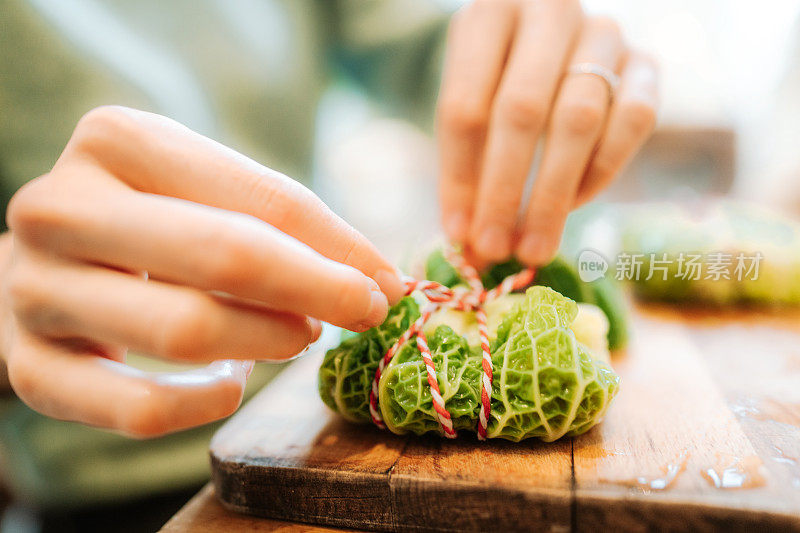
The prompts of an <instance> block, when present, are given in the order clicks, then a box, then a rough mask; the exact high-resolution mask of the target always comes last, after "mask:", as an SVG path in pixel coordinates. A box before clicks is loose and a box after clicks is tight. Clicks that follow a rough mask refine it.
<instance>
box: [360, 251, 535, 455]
mask: <svg viewBox="0 0 800 533" xmlns="http://www.w3.org/2000/svg"><path fill="white" fill-rule="evenodd" d="M446 257H447V260H448V261H450V263H451V264H452V265H453V266H454V267H455V268H456V270H457V271H458V273H459V274H460V275H461V276H462V277H463V278H464V280H465V281H466V282H467V284H468V285H469V288H468V289H464V288H461V287H458V288H455V289H450V288H448V287H445V286H444V285H442V284H440V283H436V282H435V281H429V280H416V279H414V278H405V279H404V282H405V285H406V295H409V294H411V293H412V292H414V291H419V292H421V293H422V294H423V295H424V296H425V297H426V298H427V299H428V301H429V304H428V305H427V306H426V307H425V308H424V309H423V311H422V314H421V315H420V317H419V318H418V319H417V320H415V321H414V323H413V324H411V326H410V327H409V328H408V329H407V330H406V331H405V332H404V333H403V334H402V335H401V336H400V338H399V339H397V341H396V342H395V343H394V344H393V345H392V346H390V347H389V349H388V350H386V354H384V356H383V357H382V358H381V359H380V360H379V361H378V368H377V369H376V371H375V378H374V379H373V380H372V388H371V389H370V393H369V412H370V416H371V417H372V421H373V422H374V423H375V425H377V426H378V427H380V428H385V427H386V425H385V424H384V423H383V416H382V415H381V412H380V402H379V396H378V394H379V388H378V384H379V382H380V379H381V375H382V374H383V371H384V369H385V368H386V365H388V364H389V362H390V361H391V360H392V358H393V357H394V355H395V354H396V353H397V352H398V351H399V350H400V348H401V347H402V346H403V345H404V344H405V343H406V342H408V341H410V340H411V339H412V338H414V337H416V343H417V348H418V349H419V351H420V354H421V355H422V361H423V363H424V364H425V371H426V373H427V380H428V386H429V387H430V392H431V398H432V400H433V409H434V410H435V411H436V418H437V421H438V422H439V427H440V429H441V431H442V434H443V435H444V436H445V437H447V438H451V439H452V438H455V437H456V436H457V433H456V430H455V428H454V427H453V418H452V416H451V415H450V412H449V411H448V410H447V406H446V405H445V400H444V398H443V397H442V393H441V390H440V388H439V380H438V377H437V373H436V367H435V365H434V362H433V356H432V355H431V351H430V348H429V347H428V341H427V339H426V337H425V334H424V333H423V331H422V330H423V328H424V326H425V323H426V322H427V321H428V319H429V318H430V317H431V315H432V314H433V313H434V312H436V311H437V310H439V309H440V308H442V307H450V308H453V309H457V310H460V311H474V312H475V320H476V321H477V323H478V337H479V339H480V344H481V353H482V357H481V370H482V372H481V410H480V413H479V416H478V428H477V432H478V439H479V440H485V439H486V437H487V433H488V427H489V416H490V415H491V411H492V380H493V379H494V376H493V368H492V354H491V350H490V345H489V327H488V320H487V317H486V310H485V309H484V305H485V304H486V302H488V301H491V300H493V299H495V298H498V297H499V296H502V295H504V294H508V293H509V292H512V291H514V290H517V289H521V288H523V287H526V286H528V285H530V283H531V282H532V281H533V278H534V271H533V270H532V269H525V270H522V271H521V272H519V273H517V274H513V275H511V276H508V277H507V278H505V279H504V280H503V281H502V282H501V283H500V284H499V285H498V286H497V287H495V288H494V289H491V290H489V291H487V290H485V289H484V287H483V283H482V282H481V279H480V276H479V275H478V272H477V270H475V268H474V267H473V266H472V265H470V264H469V263H467V262H466V261H465V260H464V258H463V256H461V255H460V254H457V253H455V252H454V251H452V250H448V251H447V252H446Z"/></svg>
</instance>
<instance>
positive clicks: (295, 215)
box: [252, 176, 327, 228]
mask: <svg viewBox="0 0 800 533" xmlns="http://www.w3.org/2000/svg"><path fill="white" fill-rule="evenodd" d="M252 195H253V197H254V198H255V199H257V200H258V201H259V202H260V205H261V206H262V209H263V210H264V212H266V213H269V220H270V224H272V225H273V226H276V227H278V228H282V227H290V226H294V225H296V224H297V223H298V222H299V219H301V218H302V217H305V216H306V215H307V213H308V211H309V210H310V209H314V208H318V209H327V206H325V204H324V203H323V202H322V200H320V198H319V197H318V196H317V195H316V194H314V193H313V192H312V191H311V190H310V189H308V188H307V187H305V186H303V185H302V184H300V183H298V182H297V181H295V180H293V179H291V178H285V177H284V176H281V177H280V178H279V179H276V180H274V181H272V182H271V183H268V184H267V185H266V186H265V185H264V182H263V181H262V180H258V182H257V183H256V184H254V186H253V190H252Z"/></svg>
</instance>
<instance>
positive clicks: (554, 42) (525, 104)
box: [438, 0, 657, 266]
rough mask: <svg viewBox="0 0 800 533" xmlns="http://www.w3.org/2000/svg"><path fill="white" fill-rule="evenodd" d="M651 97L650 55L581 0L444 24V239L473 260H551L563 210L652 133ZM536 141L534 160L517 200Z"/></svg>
mask: <svg viewBox="0 0 800 533" xmlns="http://www.w3.org/2000/svg"><path fill="white" fill-rule="evenodd" d="M581 66H583V71H581ZM586 70H588V71H589V72H587V71H586ZM617 80H618V81H619V84H618V85H617V84H616V83H615V82H616V81H617ZM656 93H657V91H656V69H655V66H654V64H653V62H652V61H651V60H650V59H648V58H646V57H644V56H642V55H641V54H639V53H636V52H634V51H631V50H629V49H628V48H627V47H626V46H625V43H624V41H623V38H622V35H621V34H620V30H619V27H618V26H617V25H616V23H614V22H613V21H612V20H609V19H607V18H596V17H589V18H586V17H584V15H583V13H582V11H581V7H580V4H579V2H578V1H577V0H476V1H474V2H473V3H471V4H470V5H468V6H467V7H465V8H464V9H463V10H461V11H460V12H459V13H458V14H456V16H455V17H454V19H453V21H452V23H451V27H450V35H449V41H448V54H447V60H446V64H445V72H444V79H443V82H442V88H441V92H440V96H439V104H438V114H439V117H438V118H439V127H438V137H439V145H440V153H441V187H440V188H441V204H442V216H443V225H444V228H445V232H446V233H447V236H448V237H449V238H450V239H452V240H454V241H456V242H460V243H462V244H464V245H465V247H466V249H467V251H468V253H469V255H470V256H471V257H472V258H473V259H474V260H475V261H476V262H477V263H483V262H497V261H501V260H503V259H506V258H507V257H508V256H510V255H511V254H512V253H513V254H515V255H516V256H517V257H518V258H519V259H521V260H522V261H523V262H524V263H526V264H528V265H532V266H535V265H538V264H542V263H545V262H547V261H548V260H549V259H551V258H552V256H553V255H554V254H555V252H556V250H557V249H558V246H559V241H560V239H561V233H562V230H563V227H564V223H565V221H566V217H567V215H568V214H569V212H570V211H571V210H572V209H573V208H575V207H577V206H579V205H581V204H582V203H584V202H586V201H588V200H589V199H591V198H592V197H594V196H595V195H596V194H597V193H598V192H599V191H601V190H602V189H603V188H604V187H606V186H607V185H608V184H609V183H610V182H611V181H612V180H613V178H614V177H615V175H616V174H617V173H618V172H619V171H620V170H621V169H622V167H623V166H624V165H625V164H626V163H627V161H628V160H629V159H630V158H631V157H632V156H633V155H634V154H635V153H636V152H637V151H638V149H639V148H640V147H641V145H642V144H643V143H644V141H645V140H646V138H647V137H648V135H649V133H650V131H651V130H652V128H653V125H654V123H655V107H656V100H657V94H656ZM542 136H544V138H545V143H544V151H543V155H542V163H541V167H540V168H539V171H538V175H537V177H536V180H535V182H534V185H533V188H532V191H531V196H530V201H529V203H528V205H527V206H521V203H522V198H523V191H524V188H525V181H526V178H527V176H528V174H529V171H530V168H531V165H532V163H533V157H534V153H535V151H536V146H537V143H538V141H539V138H540V137H542ZM521 207H524V210H521V209H520V208H521Z"/></svg>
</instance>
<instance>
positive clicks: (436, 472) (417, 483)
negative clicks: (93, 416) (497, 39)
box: [211, 307, 800, 531]
mask: <svg viewBox="0 0 800 533" xmlns="http://www.w3.org/2000/svg"><path fill="white" fill-rule="evenodd" d="M633 330H634V336H633V339H632V341H631V343H630V346H629V348H628V349H627V350H626V352H625V353H621V354H617V355H616V356H615V358H614V361H613V363H614V366H615V368H616V369H617V370H618V372H619V373H620V375H621V378H622V384H621V391H620V394H619V396H618V397H617V399H616V401H615V403H614V404H613V405H612V407H611V409H610V411H609V413H608V415H607V417H606V419H605V421H604V422H603V423H602V424H601V425H599V426H598V427H596V428H594V429H593V430H591V431H590V432H589V433H587V434H585V435H582V436H580V437H577V438H575V439H562V440H560V441H557V442H555V443H551V444H545V443H541V442H538V441H529V442H523V443H519V444H513V443H508V442H504V441H492V442H490V443H480V442H478V441H477V440H476V439H475V437H474V436H473V435H468V434H464V435H463V436H461V437H459V439H457V440H456V441H448V440H444V439H440V438H438V437H429V438H428V437H422V438H420V437H414V436H402V437H400V436H395V435H392V434H390V433H387V432H383V431H380V430H378V429H376V428H373V427H371V426H358V425H352V424H350V423H347V422H345V421H344V420H342V419H340V418H339V417H338V416H337V415H335V414H334V413H332V412H331V411H329V410H328V409H327V408H326V407H325V406H324V405H323V404H322V402H321V400H320V399H319V397H318V396H317V391H316V379H317V368H318V366H319V363H320V360H321V353H316V354H313V355H312V354H309V355H308V356H306V357H304V358H302V359H300V360H298V361H297V362H296V363H294V364H293V365H292V366H291V367H290V368H288V369H287V370H286V371H285V372H284V373H283V374H281V376H279V378H278V379H277V380H276V381H274V382H273V383H272V384H271V385H270V386H268V387H267V388H265V389H264V390H263V391H262V392H261V393H259V394H258V395H257V396H256V397H255V398H253V399H252V400H251V401H250V402H249V404H248V405H246V406H245V407H244V408H243V409H242V410H241V411H240V412H239V413H238V414H237V415H236V416H234V417H233V418H232V419H231V420H230V421H229V422H228V423H227V424H225V426H224V427H222V428H221V429H220V430H219V432H218V433H217V434H216V436H215V438H214V439H213V441H212V443H211V462H212V468H213V482H214V485H215V489H216V493H217V495H218V497H219V498H220V500H221V501H222V503H223V505H224V506H225V507H227V508H229V509H232V510H236V511H239V512H243V513H248V514H253V515H259V516H264V517H270V518H276V519H283V520H291V521H299V522H307V523H314V524H325V525H335V526H340V527H352V528H363V529H378V530H406V531H407V530H437V531H467V530H472V531H479V530H497V531H521V530H536V531H573V530H574V531H597V530H598V529H600V528H603V529H606V528H611V527H613V528H616V529H619V530H624V531H647V530H659V531H661V530H674V531H702V530H715V529H725V530H752V528H754V527H758V528H768V529H769V530H771V531H775V530H790V531H800V313H792V314H789V315H787V314H780V315H779V314H775V315H768V314H763V313H761V314H758V313H727V314H724V315H721V314H719V313H714V312H705V313H703V312H693V313H691V314H687V313H680V312H678V311H674V310H669V309H666V308H656V307H650V308H644V307H640V308H638V309H636V311H635V316H634V324H633ZM718 487H719V488H718Z"/></svg>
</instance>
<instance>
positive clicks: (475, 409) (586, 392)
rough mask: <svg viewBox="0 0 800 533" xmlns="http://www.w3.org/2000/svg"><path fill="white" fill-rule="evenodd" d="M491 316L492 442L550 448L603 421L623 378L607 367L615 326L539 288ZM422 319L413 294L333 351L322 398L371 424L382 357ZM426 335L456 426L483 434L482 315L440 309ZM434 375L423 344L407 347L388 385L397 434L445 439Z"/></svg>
mask: <svg viewBox="0 0 800 533" xmlns="http://www.w3.org/2000/svg"><path fill="white" fill-rule="evenodd" d="M486 311H487V315H488V322H489V333H490V337H491V353H492V363H493V367H494V383H493V392H492V399H491V416H490V420H489V424H488V432H487V435H488V437H490V438H492V437H494V438H503V439H507V440H512V441H520V440H523V439H527V438H531V437H537V438H539V439H542V440H544V441H547V442H550V441H554V440H556V439H558V438H560V437H562V436H564V435H567V436H573V435H579V434H581V433H584V432H585V431H587V430H589V429H590V428H591V427H592V426H594V425H595V424H597V423H598V422H599V421H600V420H601V419H602V417H603V415H604V414H605V412H606V409H607V408H608V406H609V404H610V403H611V401H612V399H613V398H614V396H615V394H616V392H617V390H618V387H619V377H618V376H617V374H616V373H615V372H614V371H613V370H612V369H611V367H610V366H609V365H608V362H607V361H608V359H607V357H608V344H607V340H606V338H607V334H608V328H609V323H608V320H607V319H606V318H605V314H604V313H603V312H602V311H601V310H600V309H599V308H597V307H594V306H593V305H591V304H580V306H579V305H578V304H576V302H574V301H573V300H571V299H569V298H567V297H565V296H563V295H562V294H560V293H558V292H556V291H554V290H553V289H551V288H549V287H545V286H533V287H530V288H529V289H527V291H526V292H525V294H509V295H506V296H503V297H500V298H498V299H497V300H494V301H493V302H491V303H490V304H488V305H487V307H486ZM419 315H420V308H419V303H418V302H417V301H416V300H415V299H414V298H413V297H411V296H407V297H405V298H403V299H402V300H401V301H400V302H399V303H397V304H396V305H395V306H393V307H392V308H391V310H390V312H389V316H388V318H387V319H386V321H385V322H384V323H383V324H382V325H380V326H378V327H376V328H372V329H370V330H368V331H366V332H364V333H361V334H358V335H354V336H350V337H349V338H346V339H345V340H344V341H343V342H342V343H341V344H340V345H339V346H338V347H337V348H334V349H332V350H329V351H328V353H327V354H326V356H325V359H324V361H323V363H322V367H321V368H320V373H319V392H320V395H321V397H322V399H323V401H324V402H325V403H326V404H327V405H328V406H329V407H330V408H331V409H333V410H335V411H337V412H338V413H340V414H341V415H342V416H344V417H345V418H347V419H348V420H351V421H353V422H369V421H370V420H371V418H370V414H369V391H370V388H371V385H372V380H373V378H374V376H375V370H376V368H377V366H378V360H379V359H380V358H381V357H382V356H383V354H384V353H385V352H386V350H387V349H388V348H389V347H390V346H391V345H392V344H393V343H394V342H395V341H396V340H397V339H398V338H399V337H400V336H401V335H402V334H403V332H405V331H406V330H407V329H408V327H409V326H410V325H411V323H412V322H413V321H414V320H416V319H417V317H419ZM425 333H426V336H427V337H428V345H429V347H430V350H431V354H432V356H433V361H434V364H435V367H436V372H437V374H438V382H439V387H440V389H441V393H442V397H443V398H444V400H445V406H446V408H447V410H448V412H449V413H450V415H451V416H452V419H453V426H454V428H455V429H456V430H457V431H458V430H472V431H475V430H476V427H477V424H478V416H479V411H480V407H481V402H480V397H481V350H480V347H479V343H478V335H477V325H476V323H475V319H474V313H472V312H460V311H455V310H442V311H439V312H438V313H436V314H434V315H433V316H432V317H431V319H430V321H429V322H428V323H427V324H426V327H425ZM578 335H580V337H579V336H578ZM426 376H427V375H426V370H425V365H424V363H423V362H422V357H421V354H420V352H419V349H418V348H417V345H416V343H414V342H406V343H405V344H404V345H403V346H402V348H401V349H400V350H399V351H398V352H397V353H396V354H395V356H394V358H393V359H392V360H391V362H390V363H389V364H388V365H387V367H386V368H385V370H384V372H383V374H382V375H381V379H380V383H379V393H380V394H379V403H380V409H381V413H382V415H383V419H384V422H385V423H386V426H387V428H388V429H389V430H391V431H392V432H394V433H397V434H403V433H409V432H411V433H415V434H417V435H421V434H424V433H428V432H440V427H439V423H438V422H437V418H436V413H435V411H434V408H433V401H432V398H431V393H430V388H429V386H428V383H427V377H426Z"/></svg>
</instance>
